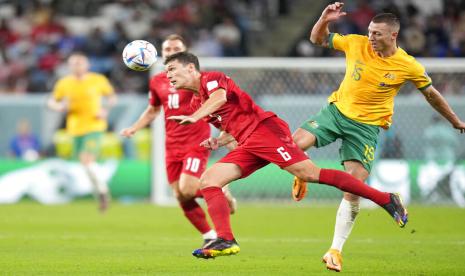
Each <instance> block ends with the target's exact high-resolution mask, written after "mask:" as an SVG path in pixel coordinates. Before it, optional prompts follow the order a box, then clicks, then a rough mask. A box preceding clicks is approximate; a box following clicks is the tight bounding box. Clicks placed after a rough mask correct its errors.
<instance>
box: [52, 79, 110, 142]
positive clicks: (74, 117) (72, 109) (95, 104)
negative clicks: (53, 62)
mask: <svg viewBox="0 0 465 276" xmlns="http://www.w3.org/2000/svg"><path fill="white" fill-rule="evenodd" d="M112 93H114V92H113V87H112V86H111V84H110V82H109V81H108V79H107V78H106V77H105V76H103V75H101V74H97V73H87V74H86V75H85V76H84V78H83V79H81V80H79V79H77V78H76V77H74V76H72V75H69V76H65V77H63V78H61V79H60V80H58V82H57V83H56V84H55V87H54V89H53V97H54V98H55V99H56V100H66V101H68V104H69V108H68V114H67V117H66V130H67V132H68V133H69V134H71V135H73V136H80V135H85V134H88V133H91V132H95V131H105V130H106V128H107V122H106V120H103V119H100V118H98V114H99V112H100V110H101V108H102V103H101V100H102V96H107V95H111V94H112Z"/></svg>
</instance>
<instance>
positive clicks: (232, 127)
mask: <svg viewBox="0 0 465 276" xmlns="http://www.w3.org/2000/svg"><path fill="white" fill-rule="evenodd" d="M220 88H221V89H224V90H225V91H226V98H227V102H226V103H225V104H224V105H223V106H221V107H220V108H219V109H218V110H217V111H215V113H213V114H211V115H210V116H209V117H207V118H206V121H208V122H209V123H211V124H213V125H214V126H215V127H220V128H221V129H222V130H225V131H226V132H228V133H229V134H231V135H232V136H233V137H234V138H236V141H237V142H239V143H242V142H244V140H245V139H246V138H247V137H248V136H249V135H250V133H252V132H253V131H254V130H255V128H256V127H257V125H258V124H259V123H260V122H261V121H263V120H265V119H266V118H269V117H272V116H276V114H274V113H273V112H269V111H264V110H263V109H262V108H261V107H260V106H258V105H257V104H255V102H254V100H253V99H252V98H251V97H250V96H249V94H247V93H246V92H245V91H243V90H242V89H241V88H239V86H238V85H237V84H236V83H235V82H234V81H233V80H232V79H231V78H229V77H228V76H226V75H225V74H224V73H222V72H202V75H201V77H200V89H199V95H200V101H201V102H202V103H203V102H205V101H206V100H207V99H208V98H209V96H210V94H211V93H213V92H215V91H216V90H218V89H220ZM192 105H193V106H194V108H198V107H199V104H198V101H195V100H193V101H192Z"/></svg>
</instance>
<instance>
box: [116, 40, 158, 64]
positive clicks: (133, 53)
mask: <svg viewBox="0 0 465 276" xmlns="http://www.w3.org/2000/svg"><path fill="white" fill-rule="evenodd" d="M123 61H124V64H126V66H127V67H129V68H131V69H132V70H136V71H146V70H148V69H149V68H150V66H152V65H153V64H154V63H155V61H157V49H155V46H153V44H152V43H150V42H148V41H145V40H134V41H133V42H130V43H129V44H128V45H126V47H124V50H123Z"/></svg>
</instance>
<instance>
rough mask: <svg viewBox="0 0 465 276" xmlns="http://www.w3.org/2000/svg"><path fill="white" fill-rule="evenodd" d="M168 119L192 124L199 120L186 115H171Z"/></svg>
mask: <svg viewBox="0 0 465 276" xmlns="http://www.w3.org/2000/svg"><path fill="white" fill-rule="evenodd" d="M168 120H173V121H176V122H178V123H179V124H180V125H190V124H193V123H195V122H197V119H195V118H193V117H191V116H186V115H177V116H169V117H168Z"/></svg>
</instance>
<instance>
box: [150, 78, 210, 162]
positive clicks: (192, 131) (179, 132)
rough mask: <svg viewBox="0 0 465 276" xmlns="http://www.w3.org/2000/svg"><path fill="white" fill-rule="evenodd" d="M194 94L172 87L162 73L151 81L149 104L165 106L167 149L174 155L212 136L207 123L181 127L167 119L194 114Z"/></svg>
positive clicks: (202, 122) (201, 122)
mask: <svg viewBox="0 0 465 276" xmlns="http://www.w3.org/2000/svg"><path fill="white" fill-rule="evenodd" d="M193 97H194V93H192V91H189V90H184V89H179V90H177V89H176V88H174V87H172V86H171V83H170V81H169V80H168V78H167V77H166V73H165V72H162V73H159V74H157V75H155V76H153V77H152V79H151V80H150V92H149V102H150V104H151V105H153V106H159V105H163V110H164V112H165V128H166V148H167V149H169V151H170V152H171V153H172V154H173V153H175V152H176V151H177V150H181V151H183V150H184V149H186V150H188V149H189V148H191V147H193V146H198V145H199V144H200V142H202V141H203V140H205V139H207V138H208V137H209V136H210V126H209V125H208V123H206V122H205V121H199V122H197V123H195V124H191V125H180V124H179V123H177V122H176V121H173V120H167V119H166V118H167V117H169V116H174V115H185V114H192V113H194V110H193V109H192V107H191V105H190V102H191V100H192V98H193Z"/></svg>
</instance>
